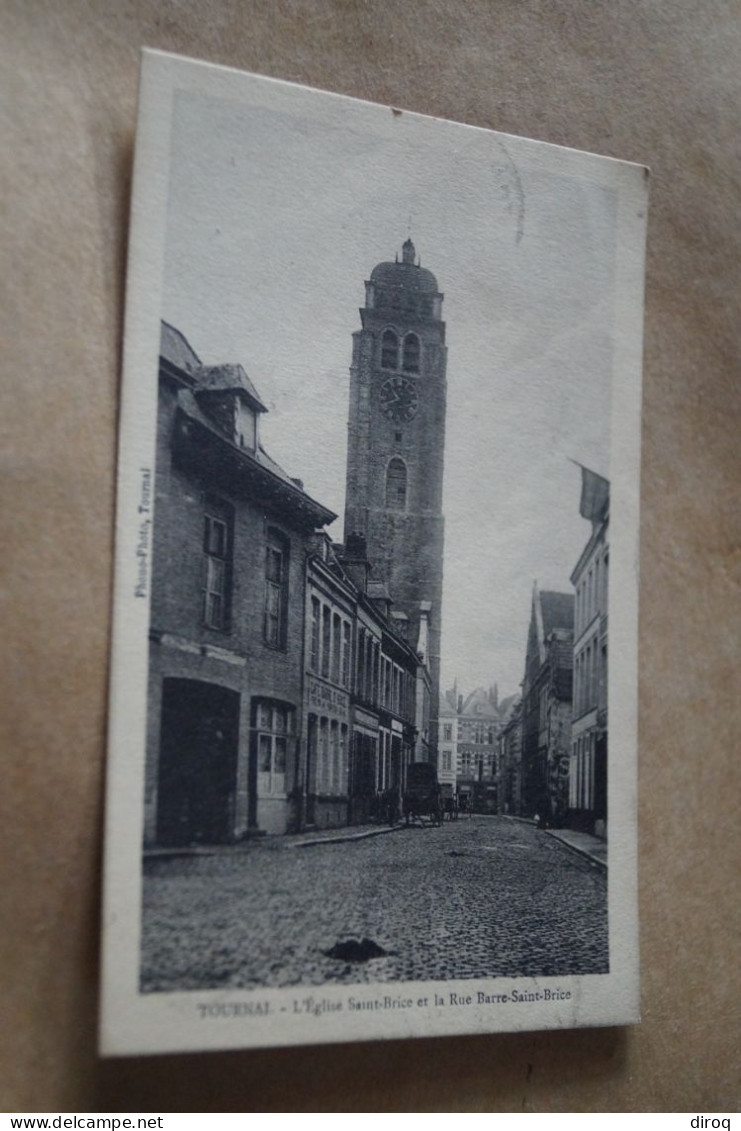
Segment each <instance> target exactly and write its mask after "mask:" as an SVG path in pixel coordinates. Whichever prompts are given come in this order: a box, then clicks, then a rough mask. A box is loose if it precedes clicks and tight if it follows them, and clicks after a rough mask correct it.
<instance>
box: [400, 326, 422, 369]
mask: <svg viewBox="0 0 741 1131" xmlns="http://www.w3.org/2000/svg"><path fill="white" fill-rule="evenodd" d="M403 368H404V369H405V370H406V372H407V373H419V338H418V337H417V335H416V334H407V336H406V337H405V339H404V366H403Z"/></svg>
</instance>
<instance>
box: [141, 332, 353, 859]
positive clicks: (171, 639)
mask: <svg viewBox="0 0 741 1131" xmlns="http://www.w3.org/2000/svg"><path fill="white" fill-rule="evenodd" d="M265 411H266V410H265V406H264V405H263V404H262V402H261V401H260V398H259V396H258V394H257V392H256V390H255V388H254V386H253V385H252V383H251V381H250V379H249V377H248V376H247V374H246V373H245V372H244V370H243V369H242V368H241V366H237V365H226V366H204V365H202V364H201V362H200V359H199V357H198V356H197V354H196V353H195V352H194V351H193V350H192V349H191V347H190V346H189V344H188V343H187V341H186V340H185V339H184V337H183V336H182V335H181V334H180V333H179V332H178V331H177V330H175V329H173V328H172V327H171V326H168V325H167V324H164V323H163V325H162V337H161V349H160V364H159V403H158V415H157V444H156V467H155V511H154V526H153V542H152V593H151V606H150V656H149V693H148V732H147V760H146V785H145V840H146V842H147V843H150V844H153V843H157V844H163V845H177V844H186V843H197V842H224V841H229V840H233V839H236V838H239V837H241V836H245V835H247V834H248V833H250V832H252V831H257V830H261V831H268V832H285V831H286V830H287V829H289V828H291V827H295V826H296V825H297V823H298V821H299V820H300V805H299V803H298V798H299V796H300V792H301V789H302V766H301V754H300V750H301V746H300V739H301V722H302V693H303V637H304V606H305V574H304V569H305V551H306V547H307V542H308V540H309V539H310V538H311V537H312V536H313V532H314V530H315V529H316V528H317V527H321V526H323V525H325V524H326V523H329V522H331V521H332V520H333V519H334V517H335V516H334V515H333V514H332V512H331V511H329V510H328V509H327V508H326V507H323V506H321V505H320V504H319V503H317V502H316V501H315V500H313V499H311V498H310V497H309V496H308V495H307V494H306V492H305V491H304V490H303V489H302V487H301V485H300V484H299V483H298V482H296V481H294V480H292V479H290V478H289V477H288V476H287V475H286V474H285V473H284V472H283V471H282V470H281V468H279V467H278V466H277V464H275V463H274V462H273V461H272V460H271V459H270V458H269V456H268V455H267V454H266V453H265V451H264V449H263V448H262V447H261V445H260V440H259V419H260V416H261V414H262V413H263V412H265Z"/></svg>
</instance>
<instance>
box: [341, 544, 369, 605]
mask: <svg viewBox="0 0 741 1131" xmlns="http://www.w3.org/2000/svg"><path fill="white" fill-rule="evenodd" d="M340 561H341V562H342V566H343V568H344V569H345V570H346V571H347V573H348V575H349V577H350V580H351V581H352V583H353V585H355V586H356V588H357V589H359V590H360V592H361V593H367V592H368V575H369V573H370V562H369V561H368V552H367V549H366V541H365V538H364V537H363V535H362V534H348V536H347V538H346V539H345V546H344V550H343V552H342V553H341V554H340Z"/></svg>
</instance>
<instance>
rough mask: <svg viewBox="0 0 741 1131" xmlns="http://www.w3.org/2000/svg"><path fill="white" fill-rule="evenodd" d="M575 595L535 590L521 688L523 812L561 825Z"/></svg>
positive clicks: (567, 757) (565, 803)
mask: <svg viewBox="0 0 741 1131" xmlns="http://www.w3.org/2000/svg"><path fill="white" fill-rule="evenodd" d="M573 642H574V596H573V594H571V593H554V592H549V591H545V590H544V591H543V592H541V591H540V590H539V588H538V585H537V583H536V584H534V585H533V595H532V605H531V615H530V627H529V630H528V640H527V652H526V658H525V677H524V680H523V684H522V809H523V814H524V815H525V816H528V817H531V816H534V815H535V814H537V815H538V816H539V817H540V818H541V819H542V820H544V821H547V822H549V823H553V824H556V825H558V824H561V823H563V822H564V821H565V819H566V813H567V809H568V780H569V760H570V754H571V697H572V673H573Z"/></svg>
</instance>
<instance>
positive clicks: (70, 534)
mask: <svg viewBox="0 0 741 1131" xmlns="http://www.w3.org/2000/svg"><path fill="white" fill-rule="evenodd" d="M740 14H741V13H740V10H739V8H738V6H737V5H736V4H735V3H733V2H731V0H729V2H723V0H701V2H699V3H698V0H651V2H646V0H570V2H566V0H564V2H562V3H558V2H556V0H550V2H549V0H491V2H488V3H487V2H484V0H468V2H467V0H445V2H444V3H443V2H438V0H375V2H373V0H370V2H363V0H344V2H343V0H333V2H332V0H317V2H314V3H312V2H304V3H302V2H299V0H293V2H291V0H264V2H262V3H261V2H260V0H224V2H215V0H87V2H86V0H17V2H13V0H1V2H0V15H1V17H2V27H3V31H2V36H0V58H1V60H2V76H3V85H4V88H5V94H4V98H3V114H2V123H3V133H4V138H3V141H4V144H3V150H2V152H3V157H2V176H3V193H2V199H3V243H4V257H3V265H4V269H3V273H2V289H3V299H2V303H1V304H0V306H1V310H0V316H1V317H2V329H3V344H4V347H5V360H4V364H3V380H2V408H1V410H0V429H2V434H3V441H4V442H3V446H2V468H3V475H2V492H3V504H4V505H3V511H2V513H3V537H2V568H3V572H4V573H5V582H4V585H3V589H2V600H3V611H4V625H5V636H4V645H5V646H4V648H3V667H4V673H3V674H4V679H3V685H4V688H5V689H6V691H7V693H8V696H9V702H8V703H7V704H6V706H5V708H4V709H3V712H2V725H3V729H4V744H3V749H4V762H3V765H4V775H3V788H2V790H1V791H0V798H1V801H2V809H3V816H2V821H1V822H0V835H1V836H2V841H3V849H4V851H3V862H4V865H5V875H4V879H3V882H2V893H3V901H4V902H5V903H6V904H9V908H8V909H7V910H6V912H5V915H4V917H3V924H4V926H3V931H2V960H1V962H0V970H1V971H2V979H3V983H4V988H3V991H2V1003H3V1013H4V1015H5V1023H4V1025H3V1027H2V1035H1V1037H0V1040H1V1041H2V1047H1V1050H0V1064H1V1066H2V1080H3V1082H2V1092H1V1093H0V1097H1V1098H0V1103H2V1106H3V1108H4V1110H14V1111H29V1110H42V1111H54V1110H60V1111H66V1112H74V1111H78V1112H90V1111H139V1110H147V1111H155V1112H156V1111H176V1110H181V1111H193V1110H199V1111H204V1110H206V1111H208V1110H209V1109H211V1110H216V1111H238V1110H245V1111H269V1110H271V1109H274V1110H282V1111H285V1110H295V1111H335V1110H336V1111H341V1110H344V1111H351V1110H357V1111H364V1112H367V1111H374V1110H377V1111H411V1110H421V1111H441V1110H460V1111H466V1110H485V1111H501V1110H523V1109H524V1110H536V1111H550V1110H572V1111H583V1110H596V1111H634V1110H665V1111H691V1112H706V1111H721V1110H732V1109H735V1110H738V1105H739V1087H738V1061H739V1055H738V1054H739V1027H738V1021H739V1004H738V1003H739V983H738V969H737V963H736V962H735V961H734V957H735V954H736V953H737V950H736V946H735V944H736V939H737V936H738V934H739V919H738V899H737V895H738V890H737V887H736V878H737V871H738V842H737V837H736V831H737V827H738V824H739V818H738V803H739V791H738V784H739V783H738V761H739V759H738V752H739V742H738V737H739V733H741V719H740V718H739V712H738V698H739V696H738V687H737V665H738V658H739V645H738V641H739V628H740V627H741V626H740V625H739V601H738V586H739V541H740V539H739V534H740V531H739V505H738V486H739V470H740V469H739V423H740V421H739V415H740V413H739V380H738V371H737V369H736V368H735V366H736V362H737V346H738V331H739V320H738V310H737V301H738V295H739V282H740V280H739V268H738V264H739V246H738V245H739V224H738V211H739V180H740V178H739V172H740V170H739V125H740V123H739V112H738V108H739V95H740V93H741V91H740V89H739V87H740V86H741V83H740V82H739V71H740V70H741V52H740V51H739V44H740V41H741V31H740V26H739V16H740ZM143 44H147V45H150V46H153V47H161V48H164V49H168V50H173V51H178V52H181V53H184V54H189V55H194V56H199V57H203V58H205V59H209V60H212V61H214V62H219V63H226V64H231V65H234V66H238V67H242V68H245V69H249V70H256V71H262V72H264V73H266V74H270V75H276V76H279V77H282V78H288V79H294V80H298V81H301V82H307V83H311V84H314V85H317V86H321V87H325V88H327V89H330V90H337V91H340V92H343V93H347V94H352V95H357V96H359V97H362V98H368V99H373V100H376V101H379V102H389V103H392V104H393V105H398V106H401V107H405V108H409V109H412V110H419V111H423V112H426V113H430V114H439V115H442V116H445V117H450V118H456V119H459V120H461V121H464V122H470V123H473V124H475V125H481V126H491V127H494V128H496V129H499V130H505V131H509V132H511V133H521V134H525V135H527V136H531V137H537V138H542V139H544V140H546V141H551V142H557V143H559V144H562V145H569V146H574V147H577V148H583V149H590V150H594V151H596V152H598V153H605V154H612V155H614V156H616V157H621V158H627V159H631V160H634V161H639V162H645V163H647V164H649V165H650V166H651V168H652V171H653V186H652V199H651V209H650V225H649V252H648V290H647V318H646V351H645V401H644V457H643V515H642V553H641V584H642V601H641V609H642V612H641V616H642V620H641V694H640V708H641V719H640V742H641V754H640V767H641V768H640V830H641V833H640V854H641V915H642V959H643V1014H644V1021H643V1024H642V1026H641V1027H639V1028H635V1029H631V1030H617V1029H615V1030H599V1031H581V1032H561V1033H538V1034H534V1035H533V1034H526V1035H518V1036H508V1035H502V1036H491V1037H476V1038H473V1037H472V1038H466V1039H456V1040H453V1039H438V1040H434V1041H433V1040H429V1041H416V1042H406V1043H404V1044H398V1043H396V1042H389V1043H378V1044H367V1045H356V1046H345V1047H319V1048H311V1049H304V1050H281V1051H261V1052H249V1053H228V1054H222V1055H214V1054H210V1055H202V1056H182V1057H162V1058H152V1059H141V1060H131V1061H116V1062H107V1063H100V1062H98V1060H97V1058H96V1052H95V1024H96V1005H97V1002H96V992H97V991H96V985H97V974H98V972H97V947H98V913H99V897H98V887H99V871H100V836H101V797H102V782H103V767H104V725H105V717H106V691H107V688H106V678H107V649H108V630H109V612H110V581H111V551H112V537H113V497H114V457H115V449H116V431H115V427H116V403H117V386H118V372H119V350H120V340H121V320H122V309H123V288H124V255H125V249H126V225H127V208H128V196H129V181H130V166H131V152H132V140H133V129H134V114H135V103H136V84H137V66H138V52H139V48H140V46H141V45H143ZM734 887H736V891H735V893H734Z"/></svg>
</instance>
